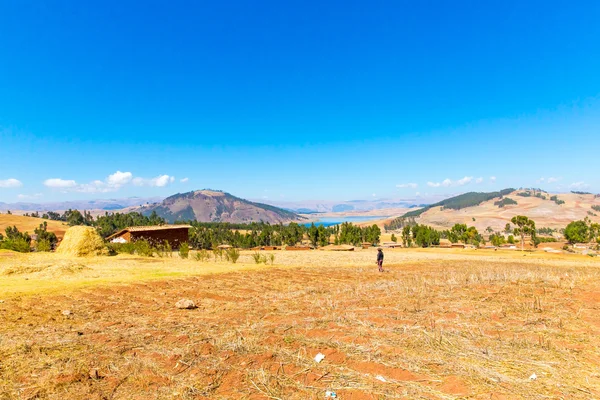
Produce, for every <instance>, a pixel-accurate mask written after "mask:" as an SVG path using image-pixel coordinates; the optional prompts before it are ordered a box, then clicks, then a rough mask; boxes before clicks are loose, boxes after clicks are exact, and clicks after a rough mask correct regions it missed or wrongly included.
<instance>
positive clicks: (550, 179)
mask: <svg viewBox="0 0 600 400" xmlns="http://www.w3.org/2000/svg"><path fill="white" fill-rule="evenodd" d="M559 180H560V178H554V177H552V176H551V177H550V178H548V180H547V181H546V182H548V183H554V182H558V181H559Z"/></svg>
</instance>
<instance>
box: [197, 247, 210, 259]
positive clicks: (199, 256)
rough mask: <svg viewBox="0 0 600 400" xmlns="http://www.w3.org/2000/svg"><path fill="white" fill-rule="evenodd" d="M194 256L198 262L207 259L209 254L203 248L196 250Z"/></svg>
mask: <svg viewBox="0 0 600 400" xmlns="http://www.w3.org/2000/svg"><path fill="white" fill-rule="evenodd" d="M194 256H195V257H196V261H200V262H205V261H208V259H209V258H210V254H208V251H206V250H204V249H202V250H199V251H197V252H196V254H195V255H194Z"/></svg>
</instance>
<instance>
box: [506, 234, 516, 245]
mask: <svg viewBox="0 0 600 400" xmlns="http://www.w3.org/2000/svg"><path fill="white" fill-rule="evenodd" d="M507 241H508V243H509V244H515V237H514V236H513V235H508V239H507Z"/></svg>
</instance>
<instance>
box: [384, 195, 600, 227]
mask: <svg viewBox="0 0 600 400" xmlns="http://www.w3.org/2000/svg"><path fill="white" fill-rule="evenodd" d="M516 215H525V216H527V217H529V218H531V219H533V220H534V221H535V224H536V226H537V228H552V229H562V228H564V227H565V226H567V225H568V224H569V223H570V222H572V221H576V220H582V219H584V218H586V217H588V218H590V219H591V220H592V221H593V222H600V196H598V195H594V194H589V193H557V194H551V193H548V192H545V191H543V190H539V189H519V190H514V189H505V190H502V191H500V192H490V193H478V192H470V193H464V194H462V195H459V196H454V197H451V198H448V199H446V200H443V201H441V202H438V203H436V204H432V205H429V206H426V207H423V208H421V209H418V210H411V211H409V212H407V213H405V214H404V215H402V216H401V217H399V218H395V219H390V220H388V221H386V224H387V225H390V224H394V223H396V224H398V223H399V222H400V220H401V219H403V218H409V217H410V218H414V219H415V222H417V223H419V224H425V225H430V226H433V227H435V228H437V229H448V228H450V227H452V226H453V225H454V224H457V223H460V224H467V225H468V226H475V227H476V228H477V229H478V230H479V231H480V232H484V231H485V230H486V228H487V227H491V228H492V229H493V230H494V231H502V230H504V227H505V225H506V223H508V222H510V220H511V219H512V217H514V216H516Z"/></svg>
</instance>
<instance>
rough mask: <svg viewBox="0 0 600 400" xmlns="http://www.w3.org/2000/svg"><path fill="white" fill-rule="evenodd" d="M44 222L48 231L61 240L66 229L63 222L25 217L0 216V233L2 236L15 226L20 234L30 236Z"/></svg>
mask: <svg viewBox="0 0 600 400" xmlns="http://www.w3.org/2000/svg"><path fill="white" fill-rule="evenodd" d="M44 222H47V223H48V231H49V232H54V233H55V234H56V236H57V237H58V238H62V237H63V236H64V235H65V231H66V230H67V228H68V226H67V225H66V224H65V223H64V222H60V221H52V220H48V219H42V218H33V217H25V216H23V215H14V214H0V233H2V234H4V231H5V230H6V228H7V227H9V226H16V227H17V228H18V229H19V231H20V232H28V233H30V234H32V233H33V231H34V230H35V229H36V228H38V227H39V226H40V224H43V223H44Z"/></svg>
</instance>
